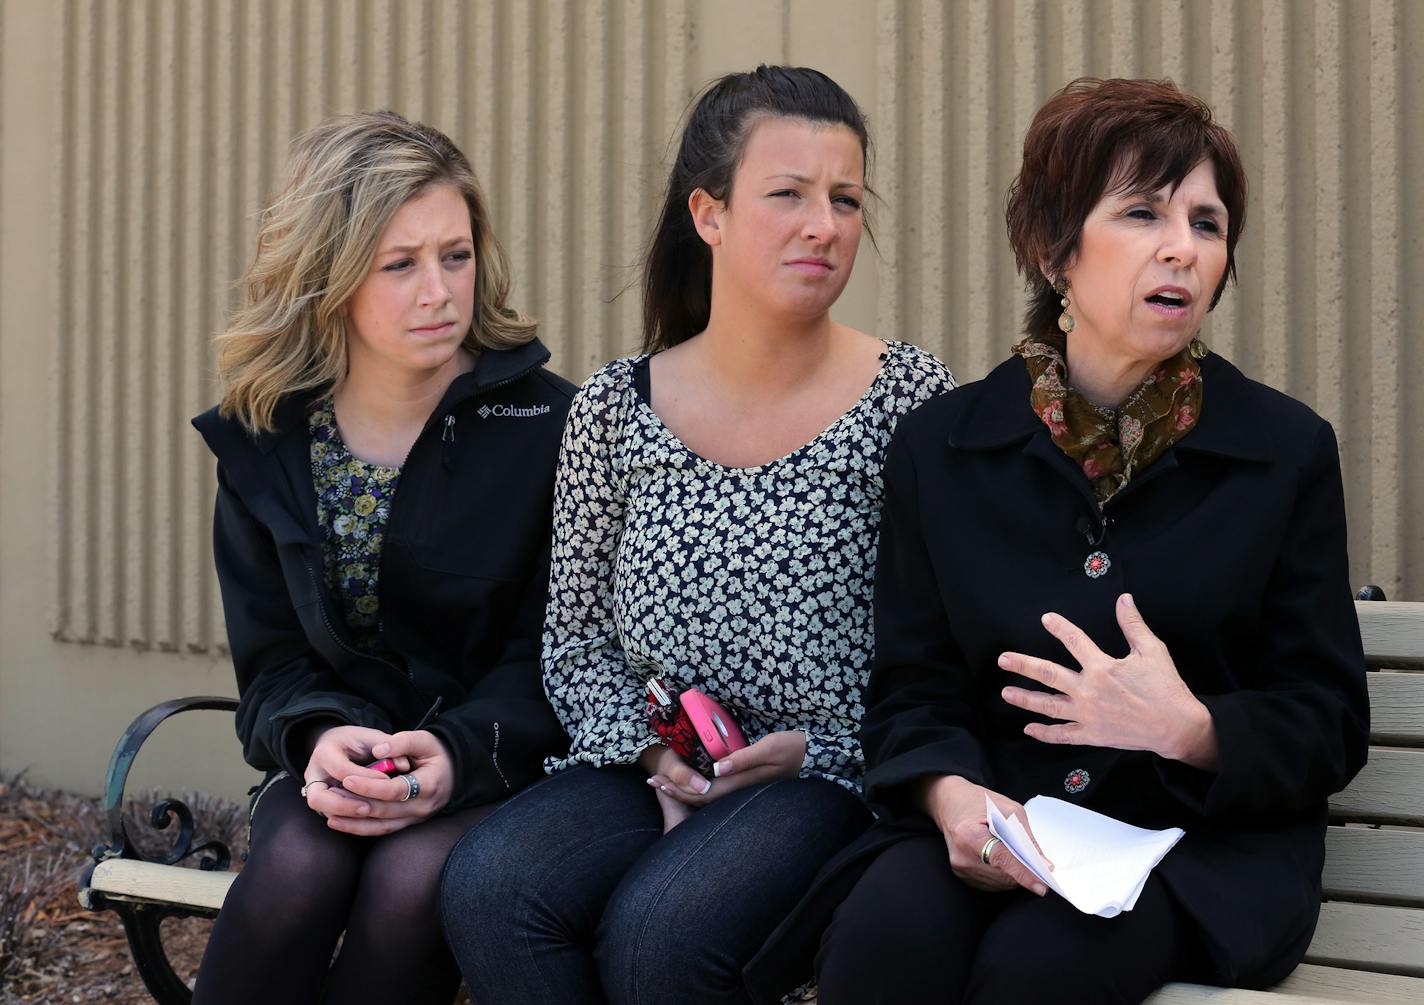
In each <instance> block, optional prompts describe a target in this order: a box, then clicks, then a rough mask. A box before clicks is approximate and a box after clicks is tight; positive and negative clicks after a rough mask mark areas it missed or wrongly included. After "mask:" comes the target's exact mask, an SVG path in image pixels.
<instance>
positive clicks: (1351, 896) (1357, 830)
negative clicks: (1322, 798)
mask: <svg viewBox="0 0 1424 1005" xmlns="http://www.w3.org/2000/svg"><path fill="white" fill-rule="evenodd" d="M1355 607H1356V610H1357V611H1358V612H1359V616H1360V632H1361V634H1362V635H1363V636H1364V641H1365V662H1366V664H1367V665H1368V666H1369V668H1370V674H1369V686H1370V759H1369V763H1368V764H1366V765H1365V768H1364V770H1363V771H1361V772H1360V774H1359V775H1358V776H1357V777H1356V778H1355V781H1354V783H1353V784H1351V786H1350V787H1349V788H1348V789H1346V790H1345V791H1344V792H1341V793H1339V794H1338V795H1336V796H1335V797H1334V798H1332V799H1331V800H1330V829H1329V830H1328V831H1327V832H1326V836H1325V876H1324V886H1325V903H1324V904H1322V905H1321V908H1320V923H1319V925H1318V926H1317V927H1316V929H1315V938H1314V939H1313V940H1311V943H1310V950H1309V952H1307V953H1306V956H1305V963H1303V964H1302V965H1301V966H1299V967H1297V968H1296V970H1295V972H1294V973H1293V974H1291V975H1290V977H1288V978H1286V980H1285V981H1284V982H1283V983H1281V984H1279V985H1277V986H1276V987H1274V988H1272V989H1271V990H1270V991H1242V990H1237V989H1224V988H1210V987H1202V986H1200V985H1195V984H1173V985H1170V986H1168V987H1166V988H1163V989H1162V990H1161V991H1159V992H1158V993H1157V994H1155V995H1153V996H1152V997H1151V998H1150V999H1148V1000H1149V1002H1151V1003H1152V1005H1187V1003H1197V1002H1215V1003H1221V1005H1228V1003H1229V1005H1257V1003H1259V1005H1288V1003H1292V1002H1299V1003H1302V1005H1304V1003H1312V1005H1320V1003H1321V1002H1415V1003H1424V603H1390V602H1388V601H1362V602H1357V603H1356V605H1355Z"/></svg>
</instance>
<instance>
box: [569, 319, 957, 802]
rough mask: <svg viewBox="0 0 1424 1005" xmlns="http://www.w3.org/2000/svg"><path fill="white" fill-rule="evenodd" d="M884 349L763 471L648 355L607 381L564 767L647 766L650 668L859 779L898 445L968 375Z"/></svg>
mask: <svg viewBox="0 0 1424 1005" xmlns="http://www.w3.org/2000/svg"><path fill="white" fill-rule="evenodd" d="M882 358H883V359H884V361H885V362H884V364H883V366H882V368H881V370H880V373H879V374H878V375H877V376H876V378H875V380H874V382H873V383H872V384H871V385H870V387H869V388H868V389H867V390H866V392H865V394H864V395H863V396H862V397H861V398H860V400H859V401H858V402H856V404H855V405H853V406H852V407H851V408H850V410H849V411H847V412H846V413H845V414H843V415H842V416H840V418H838V419H837V420H836V421H835V422H833V423H832V424H831V425H830V426H829V427H828V428H827V429H826V430H825V431H824V432H822V433H821V434H820V435H818V436H817V437H816V438H815V439H813V440H811V441H810V442H809V443H807V444H805V445H804V446H802V447H800V448H798V449H797V450H794V451H792V452H791V453H790V454H787V455H786V456H785V457H781V458H779V459H777V460H774V461H770V462H768V463H766V464H762V465H758V466H755V467H748V468H733V467H726V466H724V465H721V464H716V463H713V462H712V461H709V460H706V459H704V458H702V457H699V456H697V455H696V454H694V453H692V452H691V451H690V450H688V449H687V447H685V446H684V445H683V444H682V441H680V440H679V439H677V437H676V436H674V435H673V433H672V431H671V430H669V429H668V428H667V427H666V426H664V425H663V424H662V421H661V420H660V419H659V418H658V416H657V414H656V413H655V412H654V411H653V410H652V408H651V407H649V405H648V403H647V402H646V401H644V400H643V398H642V397H641V396H640V395H639V394H638V393H637V391H636V388H635V370H636V368H637V366H638V365H639V364H641V362H642V361H643V360H644V359H646V357H633V358H628V359H620V360H615V361H614V362H612V363H610V364H608V365H607V366H605V367H604V368H603V369H602V370H600V371H598V372H597V373H595V374H594V375H593V376H592V377H590V378H589V379H588V381H587V382H586V383H585V384H584V386H583V388H582V389H581V390H580V391H579V393H578V396H577V397H576V398H575V399H574V402H573V407H572V410H571V411H570V413H569V419H568V424H567V425H566V426H565V428H564V442H563V453H562V454H561V456H560V462H559V473H558V480H557V486H556V490H555V499H554V545H553V559H552V567H551V571H550V582H549V606H548V611H547V614H546V617H545V622H544V650H543V668H544V688H545V691H546V693H547V694H548V696H549V700H550V702H551V703H552V704H553V706H554V710H555V712H556V713H557V714H558V716H559V719H560V721H561V722H562V723H563V725H564V728H565V729H566V730H567V731H568V733H569V736H570V737H571V739H572V746H571V748H570V750H569V753H568V755H567V756H566V757H562V758H550V759H549V760H548V761H547V762H546V764H545V766H546V768H547V769H548V770H549V771H551V772H552V771H557V770H560V769H562V768H566V767H569V766H572V765H575V764H592V765H597V766H601V765H610V764H620V763H628V762H632V761H635V760H636V759H637V756H638V754H639V753H640V752H641V751H642V750H644V749H645V748H646V747H648V746H650V745H652V744H653V743H654V742H655V740H656V739H657V738H656V736H655V735H654V734H653V733H652V731H651V729H650V727H649V725H648V717H647V712H646V706H645V703H646V701H647V692H646V686H645V680H646V678H647V677H648V676H650V675H652V674H660V675H661V676H663V677H664V679H665V680H666V681H667V682H668V683H669V684H671V685H672V686H673V687H675V688H677V689H679V690H681V689H683V688H687V687H697V688H699V689H701V690H702V691H704V692H706V693H707V694H708V695H710V696H711V697H713V698H715V699H716V700H717V701H718V702H720V703H721V704H722V705H723V706H725V707H726V708H727V709H728V710H729V711H730V712H731V713H732V714H733V715H735V716H736V717H737V719H738V720H739V721H740V723H741V725H742V729H743V731H744V732H745V733H746V735H747V739H748V740H749V741H750V742H755V741H756V740H758V739H760V738H761V737H762V736H765V735H766V734H768V733H771V732H774V731H777V730H793V729H800V730H803V731H804V732H805V733H806V738H807V742H806V759H805V762H804V764H803V767H802V775H803V776H814V777H821V778H826V779H829V780H831V781H835V782H838V783H840V784H841V785H843V786H845V787H847V788H849V789H851V790H852V791H859V788H860V781H861V776H862V775H863V773H864V760H863V757H862V754H861V750H860V742H859V738H858V733H859V728H860V720H861V716H862V713H863V711H864V709H863V705H862V703H861V691H862V689H863V687H864V685H865V682H866V677H867V674H868V673H869V663H870V658H871V655H872V653H873V650H874V643H875V640H874V634H873V627H872V622H871V589H872V586H873V583H874V576H875V556H876V543H877V535H878V529H879V521H880V508H881V502H882V484H881V477H880V476H881V466H882V463H883V460H884V456H885V448H886V446H887V445H888V443H889V440H890V434H891V433H892V432H893V431H894V428H895V423H896V421H897V420H898V419H899V418H900V416H902V415H904V414H905V413H906V412H908V411H910V410H911V409H912V408H914V407H915V406H916V405H918V404H919V403H920V402H922V401H925V400H926V399H928V398H931V397H933V396H935V395H937V394H940V393H942V392H944V391H948V390H949V389H951V388H952V387H953V386H954V377H953V376H952V375H951V374H950V372H949V370H948V369H946V368H945V366H944V364H942V363H940V362H939V361H938V360H937V359H935V358H934V357H933V356H931V355H930V354H929V353H926V352H924V351H922V350H920V349H917V348H915V347H913V346H910V345H907V344H905V343H898V342H894V343H889V344H888V346H887V350H886V352H885V353H884V355H883V357H882Z"/></svg>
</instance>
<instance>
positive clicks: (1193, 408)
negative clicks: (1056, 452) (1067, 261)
mask: <svg viewBox="0 0 1424 1005" xmlns="http://www.w3.org/2000/svg"><path fill="white" fill-rule="evenodd" d="M1066 347H1067V340H1066V339H1065V337H1064V336H1063V335H1060V334H1059V333H1058V332H1052V333H1049V334H1045V335H1030V336H1028V337H1027V338H1025V339H1024V340H1023V341H1022V342H1020V343H1019V344H1018V345H1016V346H1014V349H1013V351H1014V352H1015V353H1017V354H1018V355H1020V356H1022V357H1023V358H1024V362H1025V363H1026V364H1027V365H1028V375H1029V378H1030V379H1031V380H1032V381H1033V390H1032V392H1030V395H1029V400H1030V401H1031V402H1032V404H1033V410H1034V412H1035V413H1036V414H1037V415H1038V417H1039V418H1040V419H1042V420H1043V424H1044V425H1045V426H1047V427H1048V431H1049V433H1051V434H1052V436H1053V442H1054V443H1056V444H1057V445H1058V448H1059V449H1060V450H1062V451H1063V452H1064V453H1065V454H1067V455H1068V456H1069V457H1071V458H1072V459H1073V462H1074V463H1075V464H1077V465H1078V466H1079V467H1081V468H1082V469H1083V474H1085V475H1087V476H1088V481H1090V482H1092V483H1093V492H1094V494H1095V495H1096V496H1097V497H1098V505H1099V506H1102V505H1103V504H1105V503H1106V502H1107V501H1108V500H1109V499H1111V498H1112V497H1113V496H1114V495H1116V494H1117V493H1118V492H1119V491H1120V490H1121V489H1122V487H1123V486H1124V485H1126V484H1127V483H1128V481H1129V480H1131V478H1132V476H1133V475H1134V474H1136V473H1137V472H1139V471H1141V470H1143V469H1144V468H1146V467H1147V466H1148V465H1149V464H1151V463H1152V462H1153V461H1155V460H1156V459H1157V458H1158V457H1160V456H1161V455H1162V452H1163V451H1165V450H1166V449H1167V448H1168V447H1170V446H1171V445H1172V444H1174V443H1176V442H1177V441H1178V440H1180V439H1181V438H1182V437H1183V436H1185V435H1187V433H1188V432H1190V431H1191V428H1192V427H1193V426H1195V425H1196V424H1197V419H1198V418H1199V417H1200V416H1201V401H1202V390H1201V367H1200V366H1198V365H1197V361H1196V360H1195V359H1193V358H1192V351H1191V347H1190V346H1188V347H1187V348H1185V349H1183V350H1182V351H1181V352H1179V353H1177V355H1175V356H1173V357H1172V358H1171V359H1168V360H1164V361H1163V362H1162V363H1161V364H1160V365H1159V366H1158V367H1157V369H1156V370H1154V371H1152V373H1150V374H1148V375H1147V379H1146V380H1144V381H1143V382H1142V386H1141V387H1139V388H1138V389H1137V390H1136V391H1133V392H1132V394H1130V395H1128V396H1127V400H1126V401H1124V402H1123V403H1122V404H1121V405H1119V406H1118V407H1117V408H1099V407H1098V406H1097V405H1094V404H1093V403H1092V402H1090V401H1089V400H1088V399H1087V398H1085V397H1083V395H1082V394H1080V393H1079V392H1077V391H1075V390H1074V389H1073V388H1072V387H1070V386H1069V384H1068V380H1067V376H1068V364H1067V359H1066V356H1065V353H1066Z"/></svg>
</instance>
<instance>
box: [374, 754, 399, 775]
mask: <svg viewBox="0 0 1424 1005" xmlns="http://www.w3.org/2000/svg"><path fill="white" fill-rule="evenodd" d="M366 767H368V768H375V769H376V770H377V771H384V772H385V773H386V774H387V775H389V776H392V777H394V776H395V775H398V774H400V770H399V769H398V768H397V767H396V762H395V761H393V760H391V759H390V758H389V757H383V758H381V759H380V760H379V761H372V762H371V763H370V764H368V765H366Z"/></svg>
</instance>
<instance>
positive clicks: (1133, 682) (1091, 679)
mask: <svg viewBox="0 0 1424 1005" xmlns="http://www.w3.org/2000/svg"><path fill="white" fill-rule="evenodd" d="M1116 613H1117V619H1118V624H1119V625H1121V627H1122V632H1123V636H1124V637H1125V638H1126V639H1127V641H1128V644H1129V646H1130V647H1131V649H1130V651H1129V652H1128V654H1127V656H1125V657H1123V658H1122V659H1114V658H1113V657H1111V656H1108V655H1107V654H1106V653H1104V652H1103V651H1102V650H1101V649H1099V648H1098V646H1097V645H1096V644H1095V643H1094V642H1093V640H1092V639H1090V638H1089V637H1088V636H1087V634H1086V633H1084V632H1083V631H1082V630H1081V629H1079V628H1078V627H1077V626H1076V625H1074V624H1073V623H1072V622H1070V621H1068V620H1067V619H1066V618H1063V617H1061V616H1059V615H1057V614H1045V615H1044V616H1043V627H1044V628H1045V629H1047V630H1048V631H1049V632H1050V633H1051V634H1052V635H1053V636H1054V637H1055V638H1056V639H1058V640H1059V641H1060V642H1062V643H1063V645H1064V647H1065V648H1066V649H1067V650H1068V652H1069V653H1070V654H1071V655H1072V656H1073V658H1074V659H1075V660H1076V661H1077V662H1078V664H1079V667H1080V669H1078V670H1074V669H1071V668H1069V667H1065V666H1063V665H1061V664H1059V663H1055V662H1053V661H1052V660H1046V659H1042V658H1040V657H1036V656H1028V655H1025V654H1023V653H1012V652H1008V653H1003V654H1001V655H1000V656H999V660H998V662H999V666H1000V668H1001V669H1003V670H1007V671H1008V672H1010V673H1014V674H1018V675H1020V676H1022V677H1027V678H1028V679H1029V680H1033V681H1037V682H1038V683H1040V684H1043V685H1044V686H1046V687H1048V688H1051V689H1052V691H1051V692H1049V693H1045V692H1043V691H1035V690H1029V689H1027V688H1021V687H1013V686H1010V687H1006V688H1004V689H1003V692H1002V695H1003V698H1004V700H1005V701H1006V702H1008V703H1009V704H1010V705H1013V706H1015V707H1017V708H1021V709H1024V710H1025V711H1028V712H1036V713H1038V714H1039V715H1043V716H1047V717H1048V718H1050V719H1057V720H1060V721H1059V722H1056V723H1039V722H1032V723H1029V724H1028V725H1027V726H1025V727H1024V733H1026V734H1027V735H1028V736H1031V737H1033V738H1034V739H1035V740H1041V741H1043V742H1044V743H1062V744H1080V745H1085V746H1092V747H1113V748H1117V749H1120V750H1148V751H1151V752H1153V753H1155V754H1158V755H1159V756H1161V757H1165V758H1168V759H1169V760H1174V761H1183V762H1185V763H1187V764H1190V765H1192V766H1193V767H1197V768H1202V769H1204V770H1213V769H1214V768H1215V766H1216V735H1215V730H1214V728H1213V726H1212V720H1211V713H1210V711H1209V710H1208V709H1207V707H1206V706H1205V705H1203V704H1202V703H1201V701H1199V700H1198V699H1197V697H1196V695H1194V694H1192V692H1191V689H1190V688H1188V687H1187V685H1186V684H1185V683H1184V682H1183V680H1182V677H1181V675H1180V674H1179V673H1178V672H1177V667H1176V664H1175V663H1174V662H1173V660H1172V654H1171V653H1170V652H1168V651H1167V647H1166V646H1165V645H1164V644H1163V643H1162V641H1161V640H1160V639H1159V638H1157V636H1156V635H1154V634H1153V633H1152V631H1151V629H1149V628H1148V627H1147V624H1146V622H1145V621H1143V619H1142V615H1141V614H1140V613H1139V612H1138V610H1137V608H1136V606H1135V605H1134V604H1133V603H1132V598H1131V596H1130V595H1129V594H1123V595H1122V596H1121V597H1119V598H1118V601H1117V609H1116Z"/></svg>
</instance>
